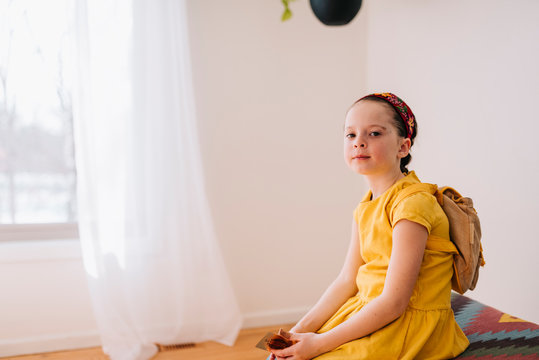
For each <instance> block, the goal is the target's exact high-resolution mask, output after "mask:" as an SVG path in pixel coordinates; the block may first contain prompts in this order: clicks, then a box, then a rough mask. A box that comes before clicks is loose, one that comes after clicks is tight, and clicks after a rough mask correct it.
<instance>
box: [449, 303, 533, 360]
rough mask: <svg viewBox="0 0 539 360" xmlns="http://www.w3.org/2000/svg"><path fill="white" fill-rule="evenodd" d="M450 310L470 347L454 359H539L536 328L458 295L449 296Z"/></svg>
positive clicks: (526, 322)
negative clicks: (451, 309)
mask: <svg viewBox="0 0 539 360" xmlns="http://www.w3.org/2000/svg"><path fill="white" fill-rule="evenodd" d="M451 307H452V308H453V312H454V313H455V319H456V320H457V323H458V324H459V326H460V327H461V328H462V330H463V331H464V333H465V334H466V336H467V337H468V339H469V340H470V346H469V347H468V348H467V349H466V351H464V352H463V353H462V354H461V355H460V356H458V357H457V358H456V359H459V360H513V359H530V360H531V359H535V360H538V359H539V325H537V324H534V323H531V322H528V321H525V320H521V319H519V318H516V317H513V316H511V315H508V314H505V313H503V312H501V311H499V310H496V309H494V308H492V307H490V306H486V305H483V304H481V303H480V302H477V301H475V300H472V299H470V298H468V297H466V296H462V295H459V294H457V293H451Z"/></svg>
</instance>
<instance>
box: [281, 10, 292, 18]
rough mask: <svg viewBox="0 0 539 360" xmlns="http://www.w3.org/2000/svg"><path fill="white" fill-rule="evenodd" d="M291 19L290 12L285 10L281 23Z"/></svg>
mask: <svg viewBox="0 0 539 360" xmlns="http://www.w3.org/2000/svg"><path fill="white" fill-rule="evenodd" d="M291 17H292V11H290V9H288V8H287V9H285V10H284V12H283V16H281V21H286V20H288V19H290V18H291Z"/></svg>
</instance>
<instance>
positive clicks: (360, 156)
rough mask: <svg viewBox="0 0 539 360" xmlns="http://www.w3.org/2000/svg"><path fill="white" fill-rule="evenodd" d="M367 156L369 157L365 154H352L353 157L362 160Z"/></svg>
mask: <svg viewBox="0 0 539 360" xmlns="http://www.w3.org/2000/svg"><path fill="white" fill-rule="evenodd" d="M368 158H370V156H367V155H359V156H354V159H359V160H364V159H368Z"/></svg>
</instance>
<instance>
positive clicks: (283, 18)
mask: <svg viewBox="0 0 539 360" xmlns="http://www.w3.org/2000/svg"><path fill="white" fill-rule="evenodd" d="M291 1H295V0H281V2H282V3H283V5H284V12H283V15H282V16H281V21H286V20H288V19H290V18H291V17H292V11H290V8H289V7H288V5H289V4H290V2H291Z"/></svg>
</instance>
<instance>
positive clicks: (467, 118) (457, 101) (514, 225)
mask: <svg viewBox="0 0 539 360" xmlns="http://www.w3.org/2000/svg"><path fill="white" fill-rule="evenodd" d="M367 10H368V14H367V16H368V21H369V29H368V42H367V44H368V45H367V54H368V65H367V69H368V88H369V90H371V91H372V90H392V91H394V92H396V93H397V94H400V95H401V96H402V97H403V98H404V99H405V101H407V102H408V103H409V104H410V106H412V109H413V110H414V112H415V114H416V116H417V118H418V123H419V136H418V140H417V144H416V146H415V148H414V149H413V154H414V155H413V156H414V160H413V161H412V165H413V167H414V168H415V169H416V170H417V171H418V174H419V175H420V177H421V178H422V179H423V180H424V181H430V182H434V183H438V184H440V185H443V184H448V185H452V186H454V187H456V188H457V189H458V190H461V191H462V193H464V194H466V195H470V196H471V197H472V198H473V199H474V201H475V205H476V209H477V210H478V212H479V215H480V219H481V225H482V230H483V241H482V242H483V245H484V249H485V257H486V262H487V264H486V267H485V268H483V269H482V270H481V272H480V274H481V275H480V278H479V283H478V287H477V288H476V290H474V291H473V292H470V293H469V296H470V297H473V298H476V299H477V300H480V301H482V302H484V303H486V304H489V305H491V306H494V307H497V308H499V309H501V310H503V311H506V312H508V313H510V314H513V315H515V316H519V317H522V318H524V319H527V320H532V321H534V322H539V307H538V306H537V299H538V298H539V281H538V279H537V274H538V273H539V265H538V264H539V263H538V262H537V255H538V254H539V245H538V244H539V235H538V232H537V228H536V224H537V221H538V216H539V187H538V185H537V179H538V178H539V149H538V147H537V145H538V140H537V139H538V136H539V111H538V104H539V101H538V98H539V3H538V2H537V1H526V0H518V1H511V0H498V1H487V0H474V1H466V0H456V1H420V0H409V1H405V2H403V1H398V0H379V1H370V2H369V7H368V9H367ZM467 295H468V294H467Z"/></svg>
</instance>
